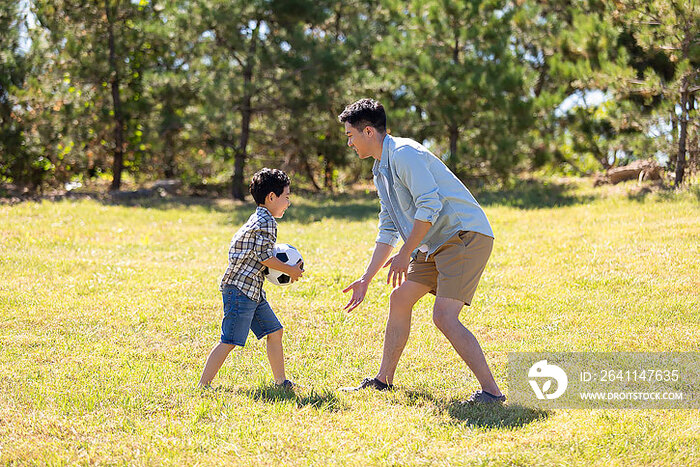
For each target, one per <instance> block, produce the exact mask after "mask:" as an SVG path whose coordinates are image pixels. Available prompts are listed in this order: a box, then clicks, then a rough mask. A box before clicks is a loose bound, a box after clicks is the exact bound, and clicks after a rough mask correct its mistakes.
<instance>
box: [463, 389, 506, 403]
mask: <svg viewBox="0 0 700 467" xmlns="http://www.w3.org/2000/svg"><path fill="white" fill-rule="evenodd" d="M505 401H506V396H504V395H503V394H501V395H500V396H494V395H493V394H491V393H490V392H486V391H476V392H475V393H474V394H472V395H471V397H469V399H467V402H468V403H469V404H494V403H498V404H502V403H503V402H505Z"/></svg>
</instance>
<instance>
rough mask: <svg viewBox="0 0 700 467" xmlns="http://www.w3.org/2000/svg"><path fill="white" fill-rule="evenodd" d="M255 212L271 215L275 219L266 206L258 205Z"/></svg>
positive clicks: (261, 214)
mask: <svg viewBox="0 0 700 467" xmlns="http://www.w3.org/2000/svg"><path fill="white" fill-rule="evenodd" d="M255 212H257V213H258V215H260V216H270V217H272V218H273V219H274V217H273V216H272V213H271V212H270V211H269V210H268V209H267V208H266V207H265V206H258V207H257V209H256V210H255Z"/></svg>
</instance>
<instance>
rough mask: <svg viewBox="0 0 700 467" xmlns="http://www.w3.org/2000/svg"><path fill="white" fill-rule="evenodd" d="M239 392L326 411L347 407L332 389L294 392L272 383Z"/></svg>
mask: <svg viewBox="0 0 700 467" xmlns="http://www.w3.org/2000/svg"><path fill="white" fill-rule="evenodd" d="M239 393H241V394H244V395H246V396H248V397H250V398H251V399H253V400H255V401H259V402H268V403H278V402H285V401H287V402H292V403H295V404H296V406H297V407H298V408H303V407H313V408H314V409H317V410H320V411H325V412H340V411H342V410H345V409H347V406H346V404H345V403H343V401H341V400H340V399H339V398H338V396H337V395H336V394H334V393H333V392H332V391H322V392H317V391H316V390H314V389H311V390H308V391H307V390H303V389H302V390H297V392H294V391H289V390H287V389H280V388H278V387H276V386H272V385H270V386H263V387H258V388H255V389H242V390H239Z"/></svg>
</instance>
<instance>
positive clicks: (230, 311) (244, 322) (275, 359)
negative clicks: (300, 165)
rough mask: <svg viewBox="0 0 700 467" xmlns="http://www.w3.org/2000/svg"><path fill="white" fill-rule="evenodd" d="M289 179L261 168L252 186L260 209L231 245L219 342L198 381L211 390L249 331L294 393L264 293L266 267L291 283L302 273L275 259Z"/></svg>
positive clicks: (279, 328)
mask: <svg viewBox="0 0 700 467" xmlns="http://www.w3.org/2000/svg"><path fill="white" fill-rule="evenodd" d="M289 193H290V192H289V177H288V176H287V174H285V173H284V172H282V171H281V170H277V169H268V168H265V169H262V170H260V171H259V172H258V173H256V174H255V175H253V180H252V181H251V183H250V194H251V195H253V199H254V200H255V202H256V203H257V205H258V207H257V209H256V210H255V212H254V213H253V214H252V215H251V216H250V218H249V219H248V221H247V222H246V223H245V225H243V227H241V228H240V229H239V230H238V232H236V234H235V235H234V236H233V239H232V240H231V246H230V248H229V253H228V257H229V264H228V268H227V269H226V272H225V273H224V276H223V277H222V279H221V286H220V290H221V293H222V295H223V301H224V319H223V321H222V322H221V342H219V344H217V345H216V347H214V349H212V351H211V353H210V354H209V357H207V362H206V364H205V366H204V371H203V372H202V378H201V379H200V381H199V385H200V387H204V386H209V385H210V384H211V381H212V379H214V377H215V376H216V374H217V373H218V371H219V369H220V368H221V365H223V363H224V361H225V360H226V357H227V356H228V354H229V353H230V352H231V350H233V348H234V347H235V346H239V347H243V346H244V345H245V341H246V339H247V337H248V330H251V331H253V333H255V336H256V337H257V338H258V339H262V338H263V337H267V358H268V360H269V361H270V367H271V368H272V375H273V376H274V378H275V384H277V385H278V386H280V387H282V388H285V389H293V388H294V386H295V385H294V383H292V382H291V381H289V380H288V379H287V378H286V376H285V373H284V354H283V352H282V325H281V324H280V322H279V320H278V319H277V316H275V313H274V312H273V311H272V308H270V305H269V303H268V302H267V299H266V298H265V291H264V290H263V288H262V286H263V282H264V280H265V279H264V277H263V271H264V269H265V268H266V267H268V268H272V269H276V270H278V271H282V272H284V273H285V274H287V275H289V277H290V278H291V281H292V282H295V281H296V280H298V279H299V278H300V277H301V276H302V273H303V269H301V265H300V264H297V265H296V266H289V265H287V264H285V263H283V262H282V261H280V260H278V259H277V258H275V257H274V256H273V248H274V246H275V241H276V240H277V222H276V221H275V218H280V217H282V216H283V215H284V212H285V211H286V210H287V208H288V207H289V206H290V204H291V203H290V201H289Z"/></svg>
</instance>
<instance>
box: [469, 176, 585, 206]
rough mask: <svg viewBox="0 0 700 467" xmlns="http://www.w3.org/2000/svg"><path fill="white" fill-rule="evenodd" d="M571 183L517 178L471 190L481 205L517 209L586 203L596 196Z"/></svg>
mask: <svg viewBox="0 0 700 467" xmlns="http://www.w3.org/2000/svg"><path fill="white" fill-rule="evenodd" d="M575 189H576V185H575V184H573V183H565V182H556V181H550V180H540V179H528V180H518V181H516V182H515V184H514V185H513V186H510V187H507V188H498V187H485V188H481V189H479V190H474V195H475V197H476V199H477V201H479V204H481V205H482V206H509V207H513V208H518V209H543V208H554V207H562V206H574V205H577V204H585V203H588V202H590V201H593V200H594V199H595V196H593V195H583V194H577V193H575V192H574V190H575Z"/></svg>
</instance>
